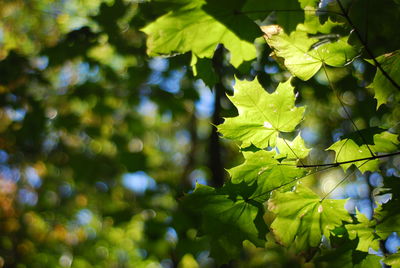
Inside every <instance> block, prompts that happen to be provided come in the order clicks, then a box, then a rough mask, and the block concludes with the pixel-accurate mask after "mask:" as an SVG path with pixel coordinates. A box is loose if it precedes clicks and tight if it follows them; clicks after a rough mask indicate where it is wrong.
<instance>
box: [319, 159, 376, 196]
mask: <svg viewBox="0 0 400 268" xmlns="http://www.w3.org/2000/svg"><path fill="white" fill-rule="evenodd" d="M368 161H370V160H367V161H365V162H364V163H362V164H361V165H359V166H358V167H357V169H359V168H360V167H362V166H363V165H365V164H366V163H368ZM357 169H354V170H353V171H352V172H350V173H348V174H347V175H346V176H344V178H343V179H342V180H341V181H339V183H338V184H336V185H335V187H333V188H332V189H331V190H330V191H329V192H328V193H326V195H325V196H324V197H323V198H321V202H322V201H324V200H325V198H327V197H328V196H329V195H330V194H331V193H332V192H333V191H335V190H336V189H337V188H338V187H339V185H340V184H342V183H343V182H344V181H345V180H347V179H348V178H349V177H350V176H352V175H353V174H354V173H355V172H356V170H357Z"/></svg>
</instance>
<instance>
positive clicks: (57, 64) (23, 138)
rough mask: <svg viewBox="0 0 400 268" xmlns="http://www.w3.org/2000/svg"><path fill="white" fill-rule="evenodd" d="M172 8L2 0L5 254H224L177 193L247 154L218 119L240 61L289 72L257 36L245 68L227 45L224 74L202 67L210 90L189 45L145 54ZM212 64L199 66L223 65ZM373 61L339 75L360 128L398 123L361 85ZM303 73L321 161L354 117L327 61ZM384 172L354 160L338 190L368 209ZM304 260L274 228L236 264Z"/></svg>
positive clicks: (268, 72)
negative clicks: (223, 133) (355, 168)
mask: <svg viewBox="0 0 400 268" xmlns="http://www.w3.org/2000/svg"><path fill="white" fill-rule="evenodd" d="M139 2H141V3H140V4H139ZM167 8H168V6H167V5H165V7H164V5H162V2H161V3H154V2H146V1H129V0H114V1H113V0H69V1H62V0H29V1H26V0H3V1H1V2H0V267H18V268H23V267H148V268H150V267H182V268H183V267H189V268H191V267H193V268H195V267H213V266H214V263H213V260H212V259H211V258H209V256H208V250H207V249H208V248H209V241H207V239H206V238H204V239H198V238H196V235H197V229H196V224H197V223H196V220H195V219H194V218H193V217H191V216H189V215H187V214H185V213H184V212H183V211H181V210H180V207H179V199H180V198H181V197H182V196H183V195H184V193H187V192H190V191H191V190H192V189H193V188H194V185H195V183H196V182H200V183H203V184H210V185H213V186H219V185H221V184H222V183H223V181H224V180H226V179H227V174H226V172H225V171H224V169H223V168H230V167H233V166H235V165H237V164H239V163H240V162H241V161H242V159H238V155H239V154H238V153H237V151H238V147H237V145H235V144H234V143H232V142H228V141H226V140H219V139H218V136H217V135H216V132H215V128H214V127H213V126H212V125H211V124H210V122H212V123H214V124H217V123H219V122H221V118H222V117H223V116H232V115H234V114H235V113H237V112H236V111H235V110H234V109H233V108H232V106H231V104H230V103H229V101H228V100H227V98H226V96H225V93H227V94H231V91H232V80H233V75H236V76H238V77H241V78H253V77H255V76H256V75H258V79H259V80H260V82H262V83H263V84H264V86H265V87H266V88H267V89H268V90H271V91H272V90H273V89H274V88H275V86H276V85H277V83H278V82H280V81H283V80H285V79H286V78H287V77H288V73H287V72H285V71H284V70H282V69H280V66H278V65H277V64H276V63H275V62H274V61H273V60H272V59H271V58H269V57H268V55H269V52H270V51H269V48H267V46H266V45H265V44H264V43H263V41H261V40H259V41H258V43H257V46H258V49H259V55H261V56H260V57H259V58H258V59H257V60H256V61H254V62H252V63H248V64H247V65H243V66H241V67H240V68H239V69H238V70H235V69H234V68H233V67H232V66H230V65H229V63H228V61H227V60H226V59H227V57H228V54H227V51H225V50H224V49H223V48H220V49H219V50H220V51H221V53H220V55H219V56H220V57H221V60H220V63H221V64H220V66H217V67H218V68H219V69H218V74H217V75H215V74H214V75H211V76H210V77H207V78H205V79H204V80H205V81H206V83H207V84H208V85H212V84H214V83H215V82H217V81H218V83H217V84H220V85H222V87H221V88H222V89H221V88H220V89H218V88H217V89H214V91H212V90H210V88H209V87H208V86H206V85H205V84H204V82H203V81H202V80H199V79H197V78H196V77H194V76H193V73H192V70H191V69H190V68H188V66H190V56H189V55H187V54H184V55H178V56H175V57H173V58H169V59H166V58H153V59H149V58H148V57H147V56H146V46H145V41H146V38H145V35H144V34H143V33H142V32H140V31H139V29H141V28H142V27H143V26H145V25H146V24H147V23H148V22H149V21H152V20H154V19H155V18H157V17H158V16H159V15H161V14H163V13H165V12H166V11H167ZM207 64H209V63H205V65H204V70H202V69H199V70H198V71H199V72H202V71H203V72H206V73H208V72H210V73H211V72H213V71H212V70H211V69H210V68H211V67H212V66H211V65H207ZM214 68H216V66H214ZM328 71H329V69H328ZM373 73H374V70H373V68H372V66H370V65H369V64H367V63H365V62H362V61H361V60H356V61H355V62H354V63H353V64H351V65H349V66H346V67H343V68H340V69H339V68H336V69H335V71H334V72H331V73H330V78H331V80H332V81H334V82H335V83H336V84H337V88H338V90H339V91H340V94H341V95H342V97H343V101H344V103H345V104H346V106H348V107H349V109H351V113H352V118H353V120H354V121H355V122H356V124H357V126H358V127H359V128H363V127H365V126H387V128H392V129H393V130H395V131H398V127H399V126H398V122H397V120H398V118H400V116H399V115H400V110H399V107H396V106H393V107H390V106H386V105H384V106H382V107H381V108H380V109H379V110H378V111H376V110H375V107H376V101H375V100H374V99H373V95H372V93H371V92H367V91H365V88H363V87H364V86H365V85H367V84H368V83H369V82H370V81H371V79H372V77H373ZM203 75H204V74H203ZM295 84H296V86H297V88H298V90H299V91H300V92H301V94H300V98H299V104H300V105H301V104H304V103H305V102H307V105H308V109H307V111H308V113H307V115H306V120H305V122H304V124H303V127H302V130H301V132H302V136H303V138H304V139H305V140H306V141H307V144H308V146H309V147H312V148H313V151H312V153H311V160H310V162H312V161H313V159H314V160H315V159H319V158H321V157H326V155H325V154H324V155H321V153H320V150H321V149H325V148H327V147H328V146H329V145H330V144H331V143H332V142H333V141H337V140H338V139H339V138H340V136H341V135H343V134H346V133H349V132H351V131H352V126H351V123H350V122H349V120H347V118H346V115H345V114H344V112H343V110H342V108H341V106H340V103H338V101H337V98H336V96H334V94H333V93H332V92H330V91H329V89H328V87H327V81H326V79H325V78H324V76H323V75H322V74H321V75H317V76H316V77H315V79H313V80H311V81H309V82H307V84H306V83H304V82H301V81H299V80H296V81H295ZM329 157H332V155H330V156H329ZM399 161H400V159H399V158H397V159H394V160H393V161H391V162H390V163H389V162H388V163H387V166H386V170H387V175H390V176H392V175H395V176H398V169H397V168H396V166H397V167H398V166H399V165H398V162H399ZM314 162H317V161H314ZM342 177H343V173H342V172H341V171H340V170H339V169H334V170H331V171H329V172H328V173H318V174H316V175H315V176H310V177H309V179H308V182H307V183H309V184H314V185H315V187H316V188H317V189H319V191H320V192H322V193H327V192H328V191H329V190H330V189H331V188H332V187H333V186H335V185H336V184H337V183H338V182H339V181H340V180H341V179H342ZM382 180H383V179H382V176H381V175H379V174H367V175H364V176H361V175H357V174H356V175H355V176H353V177H352V178H350V179H349V181H348V183H347V185H343V186H341V187H339V188H338V189H337V191H335V193H336V196H338V197H339V196H340V197H341V198H346V197H349V198H351V199H350V201H349V203H348V204H349V206H348V209H350V210H352V211H353V212H354V210H355V208H357V209H359V210H360V211H361V212H364V213H365V214H366V215H370V214H371V213H372V209H373V203H372V198H373V197H372V191H373V190H374V187H379V186H381V185H382ZM199 205H201V204H199ZM267 217H268V215H267ZM266 220H268V219H266ZM393 241H394V242H392V244H393V243H394V244H393V245H392V244H391V245H389V246H388V248H389V249H390V250H393V248H394V249H396V247H397V245H398V244H396V243H398V240H396V239H393ZM304 262H305V257H304V256H295V255H294V254H293V253H292V252H287V251H286V250H285V249H283V248H281V247H278V246H277V245H276V244H275V243H274V241H273V238H272V237H270V242H268V244H267V246H266V249H257V248H255V247H254V246H253V245H251V244H250V243H248V244H245V251H244V252H243V255H242V257H241V259H240V260H237V261H236V262H235V263H234V264H230V265H231V266H232V267H287V266H289V265H290V267H301V266H303V265H304Z"/></svg>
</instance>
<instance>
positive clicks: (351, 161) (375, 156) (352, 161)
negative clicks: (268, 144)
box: [281, 152, 400, 168]
mask: <svg viewBox="0 0 400 268" xmlns="http://www.w3.org/2000/svg"><path fill="white" fill-rule="evenodd" d="M394 155H400V152H395V153H390V154H381V155H374V156H370V157H365V158H359V159H354V160H348V161H342V162H335V163H328V164H316V165H297V167H298V168H313V167H329V166H331V167H337V166H340V165H343V164H349V163H355V162H359V161H364V160H374V159H379V158H384V157H390V156H394ZM281 165H282V164H281Z"/></svg>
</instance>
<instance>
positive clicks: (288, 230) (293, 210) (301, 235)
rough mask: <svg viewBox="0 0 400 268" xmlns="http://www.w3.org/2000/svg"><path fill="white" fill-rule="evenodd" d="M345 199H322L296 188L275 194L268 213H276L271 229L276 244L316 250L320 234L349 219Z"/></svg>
mask: <svg viewBox="0 0 400 268" xmlns="http://www.w3.org/2000/svg"><path fill="white" fill-rule="evenodd" d="M345 203H346V200H333V199H323V200H321V198H320V197H319V196H318V195H317V194H315V193H314V192H312V191H311V190H310V189H308V188H306V187H304V186H302V185H300V184H299V185H297V186H296V189H295V190H294V191H292V192H285V193H280V192H275V193H274V194H273V196H272V197H271V199H269V201H268V210H270V211H272V212H273V213H275V214H276V218H275V220H274V221H273V223H272V224H271V226H270V228H271V230H272V232H273V233H274V234H275V237H276V239H277V241H278V242H279V243H281V244H282V245H284V246H293V247H294V248H295V249H296V250H297V251H302V250H306V249H308V248H309V247H317V246H318V245H319V244H320V243H321V238H322V235H324V236H325V237H327V238H329V237H330V235H331V231H332V230H333V229H334V228H335V227H338V226H341V225H342V221H345V222H351V221H352V219H351V217H350V215H348V212H347V211H346V209H345V208H344V204H345Z"/></svg>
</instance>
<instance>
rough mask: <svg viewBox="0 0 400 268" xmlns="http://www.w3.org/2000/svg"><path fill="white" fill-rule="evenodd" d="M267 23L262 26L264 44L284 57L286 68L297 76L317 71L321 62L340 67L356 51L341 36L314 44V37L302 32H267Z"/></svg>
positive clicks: (307, 75) (305, 77)
mask: <svg viewBox="0 0 400 268" xmlns="http://www.w3.org/2000/svg"><path fill="white" fill-rule="evenodd" d="M268 27H270V26H266V27H262V30H263V31H264V32H266V35H264V37H265V39H266V41H267V43H268V45H269V46H270V47H271V48H272V49H273V51H274V54H275V55H276V56H277V57H281V58H283V59H284V64H285V66H286V68H287V69H288V70H289V71H290V72H291V73H292V74H293V75H294V76H297V77H298V78H300V79H302V80H308V79H310V78H311V77H313V76H314V74H315V73H317V72H318V71H319V69H320V68H321V66H322V65H323V64H327V65H330V66H335V67H340V66H344V65H346V64H347V63H349V62H351V61H352V60H353V58H354V57H355V56H356V55H357V51H356V50H355V49H354V48H353V47H352V46H350V45H348V44H347V39H346V38H345V37H343V38H340V39H338V41H336V42H332V43H330V42H329V43H324V44H321V45H319V46H317V47H313V45H314V44H317V43H318V42H319V40H318V39H316V38H310V37H309V36H308V35H307V33H306V32H303V31H294V32H292V33H291V34H290V35H287V34H285V33H284V32H283V31H281V30H279V31H276V32H275V33H272V34H271V33H270V32H269V30H268Z"/></svg>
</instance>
